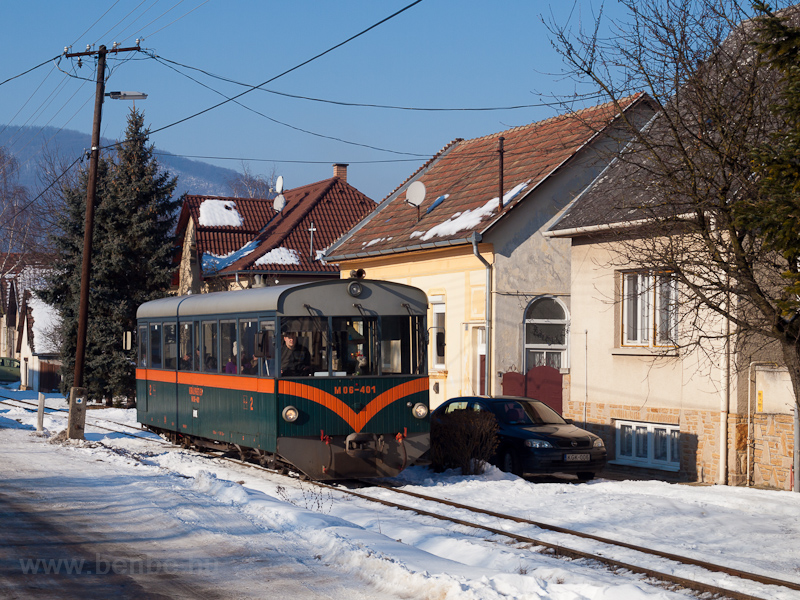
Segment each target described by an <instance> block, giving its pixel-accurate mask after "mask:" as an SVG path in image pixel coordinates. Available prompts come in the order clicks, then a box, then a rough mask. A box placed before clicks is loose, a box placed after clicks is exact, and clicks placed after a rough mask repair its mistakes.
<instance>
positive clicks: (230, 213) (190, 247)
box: [176, 164, 375, 294]
mask: <svg viewBox="0 0 800 600" xmlns="http://www.w3.org/2000/svg"><path fill="white" fill-rule="evenodd" d="M282 198H283V200H284V202H283V203H282V204H283V206H282V207H281V206H280V204H278V205H277V208H279V209H280V210H276V199H267V198H222V197H217V196H187V197H186V200H185V201H184V204H183V206H182V208H181V213H180V215H179V217H178V225H177V232H178V235H179V236H180V237H181V238H182V239H183V244H182V248H181V259H180V268H179V272H178V281H177V282H176V283H177V287H178V293H179V294H186V293H195V294H197V293H201V292H210V291H219V290H237V289H245V288H248V287H251V286H254V285H273V284H276V283H278V282H280V283H282V284H285V283H303V282H307V281H314V280H321V279H330V278H338V277H339V268H338V266H337V265H335V264H326V263H323V262H322V261H321V260H320V257H321V255H322V253H323V252H324V250H325V249H326V248H327V247H328V246H330V245H331V244H332V243H333V242H334V241H335V240H336V239H337V238H338V237H339V236H341V235H342V234H343V233H345V232H346V231H347V230H349V229H350V228H351V227H352V226H353V225H355V224H356V223H358V222H359V221H360V220H361V219H362V218H364V216H366V215H367V214H369V213H370V212H371V211H372V210H373V209H374V208H375V202H374V201H373V200H371V199H370V198H369V197H367V196H365V195H364V194H362V193H361V192H359V191H358V190H357V189H356V188H354V187H353V186H352V185H350V184H349V183H347V165H345V164H336V165H334V176H333V177H332V178H330V179H325V180H323V181H318V182H316V183H311V184H308V185H304V186H300V187H297V188H293V189H290V190H286V191H284V192H283V194H282Z"/></svg>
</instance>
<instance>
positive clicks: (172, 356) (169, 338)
mask: <svg viewBox="0 0 800 600" xmlns="http://www.w3.org/2000/svg"><path fill="white" fill-rule="evenodd" d="M175 332H176V327H175V323H164V368H165V369H172V370H175V369H176V368H177V366H178V339H177V336H176V335H175Z"/></svg>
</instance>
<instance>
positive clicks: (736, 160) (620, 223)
mask: <svg viewBox="0 0 800 600" xmlns="http://www.w3.org/2000/svg"><path fill="white" fill-rule="evenodd" d="M621 4H622V5H624V6H625V7H626V8H627V17H626V18H625V19H624V20H620V21H617V22H614V23H612V24H611V29H612V31H613V32H614V35H613V36H609V37H603V36H601V35H600V34H599V32H600V31H601V28H600V26H598V25H597V24H596V25H595V26H594V27H593V28H592V30H591V31H588V32H586V31H578V32H573V31H571V30H570V29H569V26H568V25H559V24H555V23H551V24H550V25H549V27H550V31H551V33H552V34H553V40H554V45H555V46H556V48H557V49H558V50H559V51H560V53H561V54H562V56H563V57H564V59H565V62H566V64H567V65H568V70H569V76H571V77H574V78H575V79H576V81H578V82H579V85H581V86H585V87H584V88H583V89H584V90H585V91H586V93H587V94H597V93H600V94H604V95H606V96H607V97H608V98H610V99H611V100H612V101H615V102H617V101H619V99H621V98H622V97H625V96H628V95H629V94H631V93H632V92H634V91H642V90H643V91H646V92H647V93H648V94H649V95H650V96H651V97H652V98H653V100H654V102H655V104H656V105H657V108H658V110H657V114H656V116H655V117H654V118H653V120H652V121H651V122H650V123H649V124H648V125H647V126H646V127H644V128H638V127H636V124H634V123H630V124H629V129H630V133H631V134H632V135H633V137H634V141H633V142H632V143H631V144H630V145H629V147H628V148H627V150H626V151H625V152H623V153H622V154H621V155H620V156H618V157H617V158H616V161H615V162H614V164H613V167H612V168H611V169H610V170H609V171H608V172H607V173H606V176H605V179H604V180H603V181H602V182H599V183H598V185H596V186H595V188H594V189H593V190H592V191H591V192H590V194H589V196H588V197H587V199H586V200H587V202H586V203H585V204H583V205H582V206H583V207H584V208H585V209H586V210H588V211H595V212H596V215H595V217H596V218H597V220H598V221H600V220H602V221H603V222H604V223H607V224H608V223H610V224H615V225H616V227H617V231H625V232H626V233H625V236H617V237H616V238H615V239H614V240H613V244H611V243H610V244H609V245H608V247H609V249H611V250H612V256H613V257H614V258H613V262H614V263H615V265H616V264H618V265H631V264H637V265H640V266H641V267H643V268H645V269H650V270H652V271H656V272H661V273H668V274H669V276H670V278H672V279H673V280H675V281H677V282H678V283H679V284H680V285H679V286H678V287H679V289H680V290H681V292H682V295H681V296H680V299H679V301H676V300H677V299H675V298H673V302H675V303H676V307H679V308H680V314H681V316H682V320H681V328H680V335H676V333H677V331H678V329H677V328H676V329H675V330H674V331H673V332H672V335H673V337H674V339H673V342H674V343H675V345H679V346H683V347H689V346H691V347H693V348H695V349H700V348H702V349H704V350H707V351H708V350H709V349H710V351H712V352H713V350H714V348H716V349H719V348H720V347H722V345H723V344H724V343H725V341H726V340H727V339H730V340H732V341H733V342H735V344H736V345H737V349H738V351H739V353H740V356H747V353H752V352H755V351H756V349H759V350H760V349H763V348H764V347H765V345H769V344H772V346H773V347H775V348H777V349H778V350H779V354H780V355H781V357H782V359H783V362H784V364H785V365H786V366H787V367H788V369H789V373H790V376H791V380H792V384H793V387H794V391H795V398H796V399H798V400H796V401H797V402H798V406H799V407H800V319H798V318H797V316H798V308H799V304H800V303H798V301H797V290H796V289H795V288H793V286H792V283H793V282H795V281H796V280H797V279H796V278H795V277H791V278H789V279H787V277H786V274H787V273H791V274H796V273H797V272H798V268H799V267H800V262H798V259H800V252H797V253H795V254H792V253H791V252H790V253H784V252H781V251H776V248H775V246H774V244H771V243H770V241H769V240H768V239H766V238H765V235H764V228H763V223H759V222H758V221H757V220H754V219H753V213H754V211H753V210H752V208H753V207H762V208H763V207H766V206H768V198H766V197H765V191H764V188H763V186H762V185H760V181H759V177H758V176H757V173H756V172H755V169H754V164H753V160H754V152H755V149H756V148H758V147H763V144H764V143H765V142H767V141H769V140H770V139H773V136H774V135H775V134H776V132H781V131H782V130H783V128H785V124H786V118H785V115H782V114H781V112H780V111H776V110H774V107H775V105H776V103H779V101H780V98H781V97H782V94H783V91H784V89H785V83H786V81H785V78H784V77H783V76H782V74H781V72H780V70H779V69H776V68H775V64H774V62H773V61H771V60H770V59H769V56H768V55H767V54H766V53H762V52H763V49H762V48H756V47H755V45H754V43H756V42H764V41H767V42H769V40H768V39H767V38H768V35H769V34H768V33H767V29H766V27H765V23H766V22H767V21H769V20H770V19H773V20H774V19H777V20H778V21H782V22H783V23H784V26H789V27H795V26H796V25H797V23H798V22H800V10H798V7H789V8H786V9H784V10H783V11H781V12H779V13H777V16H775V15H773V14H772V13H770V12H769V11H768V10H767V9H766V7H764V6H762V7H760V10H756V9H754V7H753V6H751V5H750V4H742V3H740V2H738V1H737V0H654V1H653V2H638V1H637V0H621ZM772 22H773V24H774V21H772ZM773 35H774V34H773ZM765 36H767V37H765ZM755 212H756V213H757V212H759V210H756V211H755ZM623 238H624V239H623ZM795 245H796V247H797V248H798V249H800V244H797V243H795ZM715 340H716V341H717V342H719V343H714V341H715ZM709 342H711V343H709Z"/></svg>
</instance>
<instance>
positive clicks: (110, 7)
mask: <svg viewBox="0 0 800 600" xmlns="http://www.w3.org/2000/svg"><path fill="white" fill-rule="evenodd" d="M119 3H120V0H116V2H114V4H112V5H111V6H109V7H108V9H107V10H106V12H104V13H103V14H102V15H100V16H99V17H98V19H97V20H96V21H95V22H94V23H92V24H91V25H89V28H88V29H87V30H86V31H84V32H83V33H82V34H80V35H79V36H78V37H77V39H76V40H75V41H74V42H72V44H71V45H70V47H72V46H74V45H75V44H77V43H78V40H80V39H81V38H82V37H83V36H85V35H86V34H87V33H89V30H91V28H92V27H94V26H95V25H97V24H98V23H99V22H100V20H101V19H102V18H103V17H105V16H106V15H107V14H108V13H109V12H110V11H111V9H112V8H114V7H115V6H116V5H117V4H119Z"/></svg>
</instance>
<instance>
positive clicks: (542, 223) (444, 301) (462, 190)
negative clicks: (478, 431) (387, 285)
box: [324, 95, 652, 407]
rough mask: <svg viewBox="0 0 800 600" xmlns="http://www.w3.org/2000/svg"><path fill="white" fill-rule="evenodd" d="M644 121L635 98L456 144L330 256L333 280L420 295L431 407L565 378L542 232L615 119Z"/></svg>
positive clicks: (555, 281)
mask: <svg viewBox="0 0 800 600" xmlns="http://www.w3.org/2000/svg"><path fill="white" fill-rule="evenodd" d="M651 114H652V108H651V106H650V103H649V99H648V98H647V97H646V96H642V95H638V96H634V97H631V98H629V99H627V100H626V101H625V102H623V103H621V106H619V105H610V104H606V105H600V106H596V107H593V108H589V109H584V110H581V111H579V112H577V113H571V114H567V115H562V116H557V117H553V118H550V119H547V120H545V121H540V122H536V123H532V124H530V125H526V126H522V127H515V128H513V129H509V130H507V131H503V132H500V133H496V134H492V135H488V136H485V137H480V138H475V139H471V140H462V139H456V140H455V141H453V142H451V143H450V144H448V145H447V146H446V147H445V148H443V149H442V150H441V151H440V152H439V153H437V154H436V155H435V156H433V157H432V158H431V159H430V160H429V161H428V162H427V163H426V164H425V165H423V166H422V167H421V168H420V169H419V170H417V171H416V172H415V173H414V174H413V175H412V176H411V177H409V178H408V179H407V180H406V181H405V182H403V183H402V184H401V185H400V186H399V187H398V188H397V189H396V190H395V191H394V192H392V193H391V194H390V195H389V196H388V197H387V198H386V199H385V200H384V201H383V202H382V203H381V204H380V205H379V206H378V207H377V208H376V209H375V210H374V211H373V212H372V213H371V214H370V215H369V216H367V217H366V218H365V219H364V220H362V221H361V222H360V223H359V224H358V225H357V226H356V227H354V228H353V229H352V230H350V231H349V232H348V233H347V234H345V235H344V236H343V237H342V238H340V239H339V240H338V241H337V242H336V243H334V244H333V245H332V246H331V248H329V249H328V251H327V253H326V255H325V257H324V260H325V261H326V262H330V263H338V264H339V267H340V271H341V273H342V276H343V277H348V276H350V273H351V271H357V270H359V269H361V270H363V271H364V272H365V274H366V277H368V278H370V279H384V280H390V281H396V282H400V283H406V284H409V285H413V286H416V287H418V288H420V289H422V290H424V291H425V293H426V294H427V295H428V302H429V308H428V310H429V314H428V323H429V328H430V329H429V340H430V341H429V353H430V354H429V363H428V364H429V373H430V382H431V406H432V407H435V406H438V405H439V404H441V403H442V402H444V401H445V400H447V399H449V398H452V397H455V396H460V395H473V394H495V395H496V394H501V393H503V387H504V381H503V380H504V378H506V377H507V374H518V373H522V374H526V373H528V372H530V371H531V370H532V369H534V368H535V367H539V366H543V365H545V366H548V367H550V369H551V370H552V371H553V372H555V373H556V374H557V375H560V376H561V377H563V378H564V381H568V379H569V373H570V348H569V342H568V335H567V332H568V330H569V323H570V316H569V315H570V243H569V240H550V239H546V238H544V237H543V235H542V232H543V231H544V230H546V228H547V226H548V224H549V223H551V222H552V220H553V219H554V218H555V217H556V216H557V215H558V214H560V212H561V211H562V210H563V209H564V207H565V206H566V205H567V203H568V202H569V200H571V199H572V198H573V197H574V196H575V195H576V194H577V193H579V192H580V191H581V190H582V189H583V188H584V187H585V186H586V185H588V184H589V183H590V182H591V181H592V180H593V179H594V177H595V176H596V175H597V174H598V173H599V172H600V171H601V170H602V169H603V167H604V166H605V165H606V164H607V163H608V161H609V160H610V158H611V156H613V155H614V153H615V152H617V151H618V150H619V148H620V146H621V145H622V144H624V143H625V141H626V139H625V138H624V136H621V131H622V130H623V128H621V127H617V126H616V125H615V124H617V123H618V119H623V118H624V119H630V120H633V121H635V122H637V123H638V122H644V121H645V120H646V119H647V118H648V117H649V115H651ZM501 198H502V201H501V200H500V199H501ZM564 389H567V388H566V386H565V388H564ZM560 402H561V398H559V400H558V403H559V405H560Z"/></svg>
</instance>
